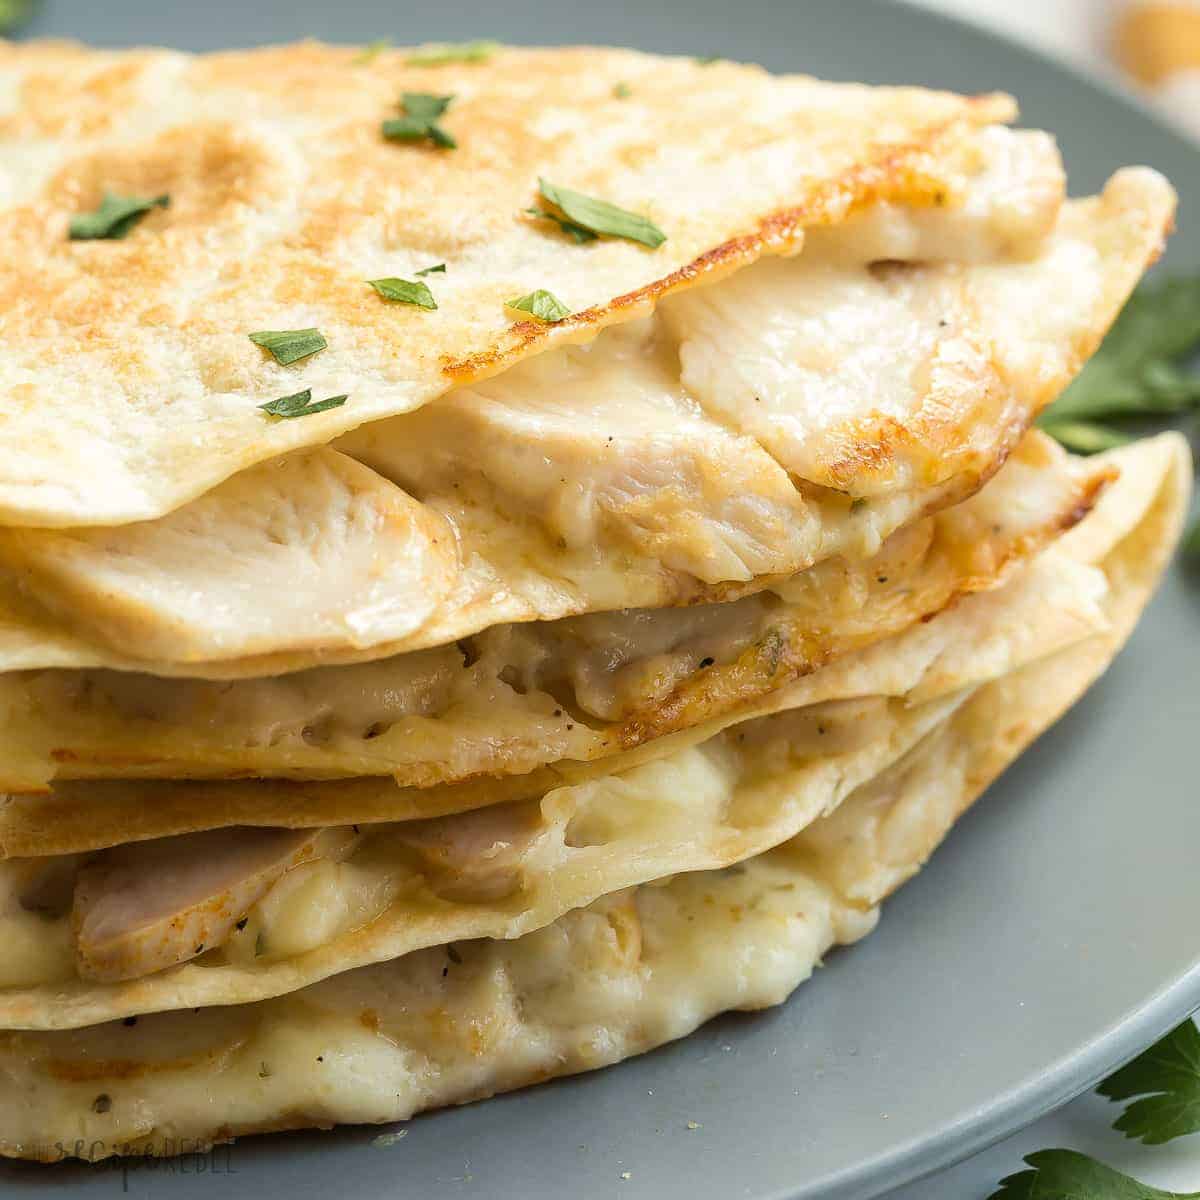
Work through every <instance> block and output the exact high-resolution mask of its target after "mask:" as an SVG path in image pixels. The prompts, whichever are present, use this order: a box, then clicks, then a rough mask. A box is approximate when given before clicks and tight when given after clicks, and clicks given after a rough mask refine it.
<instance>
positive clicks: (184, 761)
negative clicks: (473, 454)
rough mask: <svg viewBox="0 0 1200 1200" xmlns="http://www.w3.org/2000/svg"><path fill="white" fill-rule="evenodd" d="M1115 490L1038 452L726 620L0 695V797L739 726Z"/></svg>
mask: <svg viewBox="0 0 1200 1200" xmlns="http://www.w3.org/2000/svg"><path fill="white" fill-rule="evenodd" d="M1113 473H1114V469H1113V468H1112V467H1111V466H1109V465H1106V464H1102V465H1094V464H1092V463H1089V462H1088V461H1087V460H1081V459H1073V458H1071V457H1070V456H1068V455H1067V454H1065V453H1064V452H1063V451H1061V450H1060V449H1059V448H1058V447H1057V446H1056V445H1055V444H1054V443H1053V442H1051V441H1050V440H1049V439H1048V438H1046V437H1044V435H1041V434H1031V435H1030V436H1029V437H1028V438H1027V439H1026V441H1025V442H1024V443H1023V444H1022V446H1021V447H1019V448H1018V450H1017V452H1016V453H1015V455H1014V456H1013V458H1012V459H1011V460H1010V461H1009V462H1008V464H1007V465H1006V466H1005V467H1004V469H1003V470H1002V471H1001V472H1000V474H999V475H998V476H997V477H996V478H995V479H994V480H993V481H992V482H991V483H990V484H988V485H987V486H986V487H985V488H984V489H983V491H981V492H980V493H979V494H978V495H976V496H975V497H973V498H972V499H971V500H968V501H966V502H965V503H963V504H961V505H957V506H955V507H953V508H951V509H947V510H944V511H943V512H941V513H939V514H937V515H936V516H933V517H929V518H925V519H924V520H923V521H920V522H917V523H915V524H913V525H910V526H908V527H907V528H905V529H903V530H901V531H899V532H897V533H895V534H893V535H892V536H891V538H889V539H888V541H886V542H885V543H884V545H883V547H882V548H881V549H880V550H879V552H878V553H877V554H875V555H874V556H872V557H871V558H869V559H867V560H865V561H846V560H843V559H830V560H826V561H825V562H823V563H821V564H820V565H818V566H816V567H813V568H810V569H809V570H808V571H806V572H803V573H801V574H800V575H798V576H796V577H793V578H791V579H789V580H785V581H781V582H780V583H778V584H776V585H774V586H773V587H770V588H767V589H765V590H763V591H760V592H758V593H756V594H754V595H751V596H746V597H744V598H742V599H741V600H737V601H730V602H728V603H726V604H718V605H698V606H694V607H690V608H686V609H650V610H635V611H632V612H624V613H614V614H592V615H588V616H584V617H574V618H567V619H565V620H563V621H559V622H551V623H541V622H535V623H530V624H527V625H515V626H500V627H496V628H493V629H489V630H486V631H485V632H483V633H482V634H479V635H478V636H477V637H475V638H473V639H471V640H470V641H468V642H464V643H458V644H455V645H451V646H445V647H440V648H437V649H433V650H426V651H419V652H415V653H411V654H407V655H399V656H395V657H393V658H390V659H380V660H377V661H375V662H371V663H363V664H357V665H348V666H341V667H327V668H318V669H315V670H312V671H308V672H297V673H294V674H289V675H285V676H282V677H276V678H271V679H246V680H236V681H207V680H192V679H181V678H175V679H162V678H158V677H155V676H151V675H144V674H134V673H129V672H113V671H82V672H81V671H69V670H51V671H42V672H14V673H9V674H7V675H0V787H3V788H4V789H5V790H8V791H10V792H21V791H31V790H37V789H39V788H42V787H44V786H45V785H46V783H47V782H49V781H51V780H53V779H64V780H68V779H88V778H105V777H114V778H137V777H159V778H174V779H181V778H205V777H211V778H221V777H239V776H243V775H250V774H253V775H257V776H276V777H292V778H299V779H308V780H313V779H321V778H335V777H342V776H345V777H350V776H364V775H391V776H392V777H393V778H394V779H395V781H396V782H397V783H398V784H400V785H403V786H421V787H423V786H429V785H432V784H439V783H445V782H450V781H454V780H458V779H464V778H469V777H471V776H474V775H484V774H521V773H524V772H527V771H529V770H532V769H534V768H536V767H539V766H542V765H545V764H547V763H552V762H555V761H558V760H562V759H575V760H584V759H599V758H602V757H604V756H605V755H608V754H613V753H618V752H620V751H623V750H628V749H630V748H632V747H633V746H636V745H638V744H640V743H642V742H645V741H649V740H651V739H653V738H655V737H660V736H662V735H663V734H666V733H671V732H675V731H677V730H680V729H684V728H686V727H688V726H689V725H693V724H696V723H697V722H700V721H703V720H708V719H712V718H714V717H717V716H719V715H721V714H722V713H726V712H730V711H733V710H735V709H736V708H738V707H739V706H742V705H745V704H747V703H751V702H753V701H754V700H756V699H757V698H759V697H761V696H763V695H765V694H766V693H768V692H770V691H773V690H775V689H776V688H778V687H780V686H782V685H784V684H786V683H788V682H789V681H790V680H792V679H795V678H797V677H799V676H801V675H804V674H807V673H809V672H811V671H813V670H815V669H817V668H819V667H821V666H824V665H827V664H828V663H830V662H832V661H833V660H835V659H836V658H838V657H840V656H842V655H844V654H846V653H850V652H853V651H856V650H860V649H862V648H864V647H866V646H867V645H870V644H871V643H872V642H875V641H880V640H883V639H886V638H890V637H894V636H895V635H897V634H899V633H900V632H902V631H903V630H904V629H905V628H907V627H908V626H910V625H912V624H914V623H915V622H918V621H924V620H928V619H929V618H930V617H932V616H933V615H934V614H936V613H937V612H939V611H941V610H942V609H944V608H946V607H948V606H949V605H951V604H953V603H954V602H955V601H956V600H957V599H958V598H959V597H961V596H963V595H967V594H969V593H971V592H975V591H982V590H985V589H987V588H990V587H994V586H996V585H997V584H998V583H999V582H1001V581H1002V580H1003V579H1005V578H1006V577H1007V576H1008V575H1010V574H1011V573H1012V572H1013V571H1014V570H1016V569H1017V568H1018V567H1019V565H1020V564H1021V563H1022V562H1025V561H1026V560H1027V559H1028V558H1030V557H1031V556H1032V555H1033V554H1035V553H1036V552H1037V551H1038V550H1039V549H1041V548H1042V547H1043V546H1044V545H1046V544H1047V543H1048V542H1049V541H1050V540H1052V539H1053V538H1055V537H1057V536H1058V535H1059V534H1060V533H1061V531H1062V530H1063V529H1065V528H1067V527H1069V526H1070V525H1072V524H1074V523H1075V522H1077V521H1078V520H1079V519H1080V518H1082V517H1083V516H1084V515H1085V513H1086V512H1087V511H1088V509H1089V508H1090V507H1091V505H1092V503H1093V502H1094V498H1095V496H1096V495H1097V494H1098V492H1099V491H1100V489H1101V488H1102V487H1103V486H1104V484H1105V482H1106V481H1107V480H1108V479H1109V478H1110V477H1111V476H1112V475H1113ZM277 586H278V587H279V588H286V582H285V581H284V580H282V579H280V580H279V581H278V583H277ZM274 611H275V610H274V609H273V608H269V609H267V610H266V616H267V617H268V618H269V617H270V616H271V614H272V613H273V612H274Z"/></svg>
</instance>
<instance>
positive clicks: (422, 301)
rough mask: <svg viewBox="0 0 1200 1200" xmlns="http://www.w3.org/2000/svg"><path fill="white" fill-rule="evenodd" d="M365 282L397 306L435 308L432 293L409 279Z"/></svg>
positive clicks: (421, 284)
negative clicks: (410, 305)
mask: <svg viewBox="0 0 1200 1200" xmlns="http://www.w3.org/2000/svg"><path fill="white" fill-rule="evenodd" d="M367 282H368V283H369V284H370V285H371V286H372V287H373V288H374V289H375V290H376V291H377V292H378V293H379V294H380V295H381V296H382V297H383V298H384V299H385V300H393V301H395V302H396V303H397V304H415V305H417V307H418V308H437V301H436V300H435V299H434V298H433V293H432V292H431V291H430V290H429V288H428V287H427V286H426V285H425V284H423V283H418V282H416V281H414V280H411V279H395V278H390V279H368V280H367Z"/></svg>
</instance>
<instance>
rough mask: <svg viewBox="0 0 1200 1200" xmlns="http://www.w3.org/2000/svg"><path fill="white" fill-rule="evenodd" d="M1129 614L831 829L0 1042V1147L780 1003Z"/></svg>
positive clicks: (173, 1123) (1067, 700) (272, 1127)
mask: <svg viewBox="0 0 1200 1200" xmlns="http://www.w3.org/2000/svg"><path fill="white" fill-rule="evenodd" d="M1186 486H1187V485H1186V480H1184V481H1177V484H1176V493H1175V499H1176V500H1178V499H1179V498H1180V496H1181V495H1184V494H1186ZM1170 507H1171V505H1170V504H1168V505H1159V506H1158V508H1157V510H1156V512H1157V515H1158V516H1159V517H1160V518H1164V520H1165V526H1166V527H1164V523H1159V525H1158V527H1157V530H1156V531H1155V533H1154V534H1152V533H1151V528H1152V526H1153V524H1154V523H1153V522H1151V524H1149V525H1146V526H1144V527H1143V528H1142V529H1141V531H1140V533H1141V534H1142V535H1144V538H1145V540H1143V541H1142V542H1141V545H1140V548H1141V549H1142V550H1144V551H1146V552H1147V553H1148V554H1149V555H1150V557H1151V558H1152V559H1153V560H1154V561H1155V562H1156V563H1157V566H1158V567H1160V568H1161V566H1162V563H1163V561H1164V560H1165V557H1167V556H1168V555H1169V550H1170V546H1171V544H1172V542H1173V539H1172V538H1171V537H1170V536H1167V538H1166V540H1165V541H1164V540H1162V538H1163V535H1164V534H1168V533H1169V529H1170V526H1171V525H1172V524H1174V525H1175V526H1176V527H1177V525H1178V518H1179V516H1180V515H1181V514H1180V510H1179V509H1178V508H1177V507H1176V508H1175V510H1174V516H1171V515H1169V513H1168V512H1167V509H1169V508H1170ZM1127 567H1128V570H1129V572H1130V574H1128V575H1126V576H1125V581H1126V582H1127V583H1132V582H1133V578H1134V577H1135V576H1141V577H1142V578H1143V580H1145V575H1144V574H1143V572H1142V569H1141V567H1140V565H1139V564H1138V562H1137V560H1136V558H1134V557H1133V556H1130V558H1129V560H1128V563H1127ZM1144 600H1145V593H1144V591H1143V592H1141V594H1139V588H1138V587H1137V586H1136V585H1135V586H1133V587H1131V588H1130V590H1129V591H1127V592H1125V593H1124V594H1123V598H1122V599H1121V600H1120V601H1119V602H1118V603H1117V604H1115V606H1114V607H1113V610H1112V611H1113V617H1114V625H1113V627H1112V629H1111V630H1110V632H1109V633H1108V634H1107V635H1105V636H1101V637H1096V638H1092V639H1088V640H1086V641H1084V642H1082V643H1079V644H1078V645H1077V646H1076V647H1072V648H1070V649H1067V650H1064V651H1062V652H1061V653H1060V654H1057V655H1054V656H1052V657H1050V658H1048V659H1045V660H1043V661H1041V662H1038V663H1036V664H1033V665H1031V666H1028V667H1026V668H1025V669H1024V670H1021V671H1018V672H1016V673H1014V674H1011V675H1008V676H1005V677H1003V678H1001V679H1000V680H997V681H995V682H993V683H989V684H987V685H985V686H984V687H982V688H981V689H979V690H978V691H977V692H976V693H975V695H974V696H973V697H972V698H971V699H970V700H969V701H967V702H966V703H965V704H963V705H961V706H959V707H958V709H957V710H956V711H955V713H954V715H953V716H952V717H950V719H949V720H947V721H945V722H943V723H942V724H941V725H939V726H938V727H937V728H935V729H934V730H933V731H932V732H931V733H929V734H928V735H927V736H926V737H925V738H924V739H922V740H921V741H919V742H918V743H917V744H916V745H915V746H914V747H913V748H912V749H911V750H910V751H909V752H908V753H907V754H906V755H904V756H903V757H902V758H900V759H899V761H898V762H896V763H895V765H894V766H893V767H891V768H890V769H889V770H886V771H884V772H883V773H882V774H880V775H878V776H877V777H876V778H874V779H873V780H871V781H870V782H868V783H866V784H864V786H862V787H861V788H860V789H858V790H857V791H856V792H854V794H853V795H851V796H850V797H849V799H848V800H847V801H846V803H845V804H843V805H842V807H841V808H840V809H838V810H837V811H836V812H835V813H834V814H833V815H832V816H829V817H826V818H822V819H820V820H818V821H816V822H814V823H813V824H812V825H810V826H809V827H808V829H807V830H806V831H805V832H804V833H803V834H802V835H801V836H800V837H798V838H795V839H793V840H792V841H790V842H787V843H785V844H783V845H782V846H780V847H778V848H776V849H774V850H771V851H769V852H768V853H766V854H763V855H760V856H757V857H754V858H750V859H748V860H747V861H744V862H741V863H737V864H736V865H734V866H732V867H729V868H726V869H724V870H721V871H710V872H688V873H685V874H682V875H676V876H674V877H673V878H671V879H669V880H665V881H663V882H661V883H659V884H657V885H646V886H642V887H639V888H636V889H631V890H626V891H622V892H618V893H616V894H610V895H607V896H604V897H602V898H600V899H599V900H597V901H595V902H594V903H593V904H592V905H591V906H590V907H588V908H583V909H576V910H573V911H571V912H569V913H567V914H565V915H564V916H562V917H560V918H559V919H558V920H557V921H556V922H554V923H553V924H551V925H548V926H546V927H545V928H543V929H540V930H537V931H535V932H532V933H527V934H525V935H524V936H522V937H519V938H516V939H515V940H508V941H503V940H490V939H484V940H472V941H466V942H461V943H455V944H451V945H446V946H440V947H431V948H430V949H427V950H422V951H418V952H417V953H415V954H410V955H407V956H405V957H403V958H399V959H396V960H393V961H390V962H384V963H379V964H376V965H374V966H370V967H364V968H361V969H359V970H355V971H348V972H345V973H342V974H339V975H335V976H333V977H332V978H330V979H327V980H324V981H323V982H321V983H318V984H315V985H313V986H311V987H308V988H304V989H303V990H301V991H297V992H293V993H291V994H289V995H287V996H282V997H277V998H274V999H271V1000H265V1001H260V1002H258V1003H254V1004H244V1005H237V1006H232V1007H226V1008H215V1009H210V1010H202V1011H201V1012H199V1013H191V1012H188V1013H160V1014H155V1015H150V1016H144V1017H140V1018H139V1019H138V1020H137V1021H136V1022H134V1023H132V1024H130V1023H129V1022H123V1023H122V1022H114V1023H112V1024H106V1025H99V1026H93V1027H91V1028H86V1029H71V1030H55V1031H39V1032H16V1031H9V1032H6V1033H3V1034H0V1080H3V1082H4V1084H5V1086H4V1087H3V1088H0V1127H2V1128H3V1129H4V1130H5V1134H4V1137H3V1138H2V1139H0V1154H5V1155H7V1156H10V1157H14V1158H33V1159H39V1160H42V1161H56V1160H58V1159H61V1158H64V1157H72V1156H75V1157H93V1158H103V1157H108V1156H110V1155H114V1154H134V1155H139V1154H140V1155H163V1154H166V1155H170V1154H176V1153H179V1148H180V1146H181V1144H182V1145H185V1146H186V1147H187V1148H188V1149H199V1148H203V1147H207V1146H209V1145H211V1144H213V1143H216V1142H220V1141H228V1140H230V1139H231V1138H234V1137H237V1136H241V1135H244V1134H251V1133H261V1132H270V1131H276V1130H283V1129H296V1128H305V1127H312V1126H317V1127H323V1128H327V1127H330V1126H332V1125H334V1124H338V1123H371V1122H374V1123H382V1122H387V1121H398V1120H406V1119H407V1118H409V1117H410V1116H412V1115H413V1114H414V1113H416V1112H419V1111H421V1110H423V1109H428V1108H435V1107H439V1106H444V1105H448V1104H460V1103H465V1102H468V1101H471V1100H478V1099H482V1098H485V1097H488V1096H491V1095H494V1094H496V1093H497V1092H502V1091H507V1090H511V1089H513V1088H518V1087H522V1086H525V1085H527V1084H531V1083H537V1082H542V1081H544V1080H546V1079H548V1078H552V1077H554V1076H560V1075H565V1074H571V1073H575V1072H579V1071H585V1070H591V1069H594V1068H597V1067H601V1066H606V1065H609V1064H612V1063H615V1062H619V1061H621V1060H622V1059H624V1058H628V1057H631V1056H632V1055H634V1054H639V1053H642V1052H644V1051H646V1050H649V1049H651V1048H653V1047H654V1046H658V1045H661V1044H663V1043H664V1042H668V1041H671V1040H674V1039H676V1038H679V1037H683V1036H685V1035H686V1034H688V1033H690V1032H691V1031H692V1030H693V1029H695V1028H696V1027H697V1026H699V1025H700V1024H702V1023H703V1022H704V1021H706V1020H708V1019H709V1018H711V1017H713V1016H715V1015H716V1014H717V1013H719V1012H723V1011H726V1010H729V1009H742V1010H754V1009H760V1008H766V1007H768V1006H770V1005H775V1004H780V1003H782V1002H783V1001H784V1000H785V999H786V998H787V997H788V995H789V994H790V993H791V992H792V991H793V990H794V988H795V987H796V986H797V985H798V984H799V983H801V982H803V981H804V980H805V979H807V978H808V977H809V976H810V975H811V974H812V972H813V970H814V968H815V967H816V966H817V965H819V963H820V962H821V959H822V957H823V956H824V954H825V953H826V952H827V951H828V950H829V949H830V948H832V947H833V946H836V945H839V944H846V943H850V942H853V941H855V940H857V939H859V938H861V937H862V936H864V935H865V934H867V933H869V932H870V931H871V929H872V928H873V926H874V924H875V921H876V919H877V916H878V905H879V903H880V902H881V901H882V900H883V899H884V898H885V897H886V895H887V894H888V893H889V892H891V891H892V890H893V889H894V888H895V887H897V886H898V885H899V884H901V883H903V882H904V881H905V880H906V879H907V878H909V877H910V876H911V875H913V874H915V873H916V872H917V871H918V870H919V869H920V867H921V866H922V865H923V863H924V862H925V861H926V859H927V858H928V857H929V855H930V853H931V852H932V851H933V850H934V849H935V848H936V846H937V844H938V843H939V842H940V841H941V839H942V838H943V837H944V836H945V834H946V832H947V831H948V830H949V829H950V827H951V826H952V824H953V823H954V821H955V820H956V819H957V818H958V816H959V815H960V814H961V813H962V812H963V811H964V810H965V809H966V808H967V807H968V806H969V805H970V804H971V802H972V801H973V800H974V799H975V798H976V797H977V796H978V795H979V794H980V793H981V792H982V791H983V790H984V789H985V788H986V787H987V785H988V784H989V783H990V782H991V781H992V780H993V779H994V778H995V777H996V776H997V775H998V774H999V773H1000V772H1001V771H1002V770H1003V769H1004V768H1005V767H1006V766H1007V765H1008V764H1009V763H1010V762H1011V761H1012V759H1013V758H1014V757H1015V756H1016V755H1017V754H1018V753H1019V752H1020V751H1021V750H1022V749H1023V748H1024V747H1025V746H1026V745H1028V744H1029V742H1031V741H1032V740H1033V739H1034V738H1035V737H1036V736H1037V735H1038V734H1039V733H1041V732H1042V731H1043V730H1044V729H1045V728H1046V727H1047V726H1048V725H1050V724H1052V723H1053V721H1054V720H1056V719H1057V717H1058V716H1059V715H1061V713H1062V712H1063V711H1064V710H1065V709H1066V708H1067V707H1069V706H1070V705H1071V704H1072V703H1073V702H1074V701H1075V700H1076V699H1077V698H1078V696H1079V695H1080V693H1081V692H1082V691H1084V690H1085V689H1086V687H1087V686H1088V684H1090V683H1091V681H1092V680H1093V679H1094V678H1095V677H1096V675H1097V674H1099V673H1100V672H1102V671H1103V670H1104V668H1105V667H1106V666H1107V665H1108V663H1109V662H1110V661H1111V658H1112V656H1113V654H1114V653H1115V652H1116V650H1117V649H1118V648H1119V646H1120V644H1121V642H1122V641H1123V640H1124V638H1125V636H1127V634H1128V633H1129V631H1130V629H1131V628H1132V624H1133V622H1134V621H1135V620H1136V617H1137V614H1138V612H1139V611H1140V608H1141V604H1142V603H1143V602H1144ZM98 1097H102V1098H103V1102H102V1103H98V1102H97V1098H98Z"/></svg>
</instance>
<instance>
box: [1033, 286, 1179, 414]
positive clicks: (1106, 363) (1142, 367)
mask: <svg viewBox="0 0 1200 1200" xmlns="http://www.w3.org/2000/svg"><path fill="white" fill-rule="evenodd" d="M1198 348H1200V274H1197V275H1191V276H1180V277H1177V278H1175V279H1167V280H1164V281H1162V282H1160V283H1147V284H1143V285H1142V286H1141V287H1139V288H1138V290H1137V291H1136V292H1134V294H1133V295H1132V296H1131V297H1130V299H1129V302H1128V303H1127V304H1126V305H1125V307H1124V309H1123V310H1122V311H1121V315H1120V316H1119V317H1118V318H1117V319H1116V321H1115V322H1114V323H1113V327H1112V329H1110V330H1109V332H1108V336H1107V337H1106V338H1105V339H1104V344H1103V345H1102V346H1101V347H1100V349H1099V350H1098V351H1097V352H1096V353H1095V355H1093V357H1092V360H1091V362H1089V363H1088V365H1087V366H1086V367H1084V369H1083V371H1082V372H1081V373H1080V375H1079V378H1078V379H1077V380H1075V382H1074V383H1073V384H1072V385H1071V386H1070V387H1069V388H1067V390H1066V391H1065V392H1064V393H1063V394H1062V396H1061V397H1060V398H1059V399H1058V401H1057V402H1056V403H1055V404H1054V405H1053V407H1052V408H1051V409H1050V412H1049V415H1048V419H1053V420H1082V421H1095V420H1111V419H1120V418H1124V417H1145V416H1175V415H1177V414H1179V413H1183V412H1187V411H1188V410H1189V409H1192V408H1196V407H1198V406H1200V372H1196V371H1188V370H1186V368H1185V366H1184V360H1186V359H1187V357H1188V356H1189V355H1191V354H1192V353H1193V352H1194V351H1195V350H1197V349H1198Z"/></svg>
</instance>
